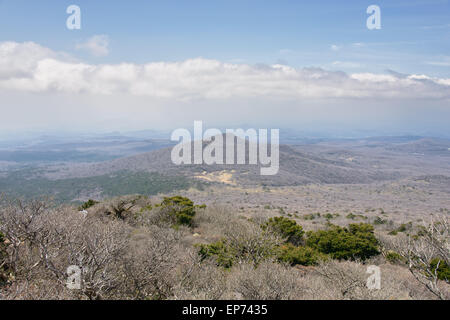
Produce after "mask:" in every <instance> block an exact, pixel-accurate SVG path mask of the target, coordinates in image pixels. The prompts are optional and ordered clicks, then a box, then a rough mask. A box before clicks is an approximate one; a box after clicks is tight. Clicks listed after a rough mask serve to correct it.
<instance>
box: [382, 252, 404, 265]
mask: <svg viewBox="0 0 450 320" xmlns="http://www.w3.org/2000/svg"><path fill="white" fill-rule="evenodd" d="M384 257H385V258H386V260H387V261H388V262H390V263H392V264H395V263H399V262H403V261H404V258H403V257H402V256H401V255H400V254H398V253H397V252H395V251H392V250H389V251H388V252H386V254H385V256H384Z"/></svg>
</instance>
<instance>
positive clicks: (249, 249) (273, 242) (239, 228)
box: [224, 221, 283, 266]
mask: <svg viewBox="0 0 450 320" xmlns="http://www.w3.org/2000/svg"><path fill="white" fill-rule="evenodd" d="M224 233H225V239H226V242H227V245H228V246H229V247H230V248H231V251H232V252H234V253H235V255H236V258H237V262H238V263H243V262H249V263H252V264H253V265H254V266H257V265H258V264H259V263H261V262H262V261H264V260H267V259H269V260H270V259H272V258H273V255H274V253H275V252H276V250H277V249H278V247H279V245H281V244H282V243H283V239H281V238H280V237H279V236H277V235H275V234H273V233H272V232H270V231H264V230H262V229H261V227H260V225H258V224H255V223H252V222H244V221H243V222H241V223H239V224H236V225H230V224H228V225H227V226H226V227H225V232H224Z"/></svg>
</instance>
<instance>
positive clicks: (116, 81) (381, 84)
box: [0, 42, 450, 101]
mask: <svg viewBox="0 0 450 320" xmlns="http://www.w3.org/2000/svg"><path fill="white" fill-rule="evenodd" d="M449 82H450V79H438V78H432V77H426V78H425V77H423V76H420V77H418V76H409V77H397V76H395V75H393V74H372V73H354V74H347V73H344V72H341V71H326V70H323V69H320V68H304V69H296V68H292V67H289V66H285V65H272V66H268V65H256V66H253V65H248V64H233V63H224V62H220V61H217V60H207V59H202V58H197V59H189V60H185V61H181V62H153V63H147V64H132V63H121V64H98V65H95V64H87V63H80V62H75V61H73V60H69V59H67V57H64V56H63V55H60V54H57V53H55V52H53V51H52V50H50V49H47V48H44V47H42V46H39V45H38V44H35V43H15V42H3V43H1V42H0V90H3V91H4V90H10V91H11V90H12V91H19V92H34V93H52V92H62V93H70V94H78V93H89V94H94V95H112V94H117V93H120V94H128V95H132V96H143V97H154V98H163V99H171V100H175V101H193V100H204V99H222V100H225V99H231V98H233V99H234V98H255V97H256V98H265V97H271V98H281V99H302V98H312V99H328V98H376V99H378V98H407V99H415V98H431V99H449V98H450V85H449Z"/></svg>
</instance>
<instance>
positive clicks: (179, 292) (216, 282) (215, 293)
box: [173, 253, 229, 300]
mask: <svg viewBox="0 0 450 320" xmlns="http://www.w3.org/2000/svg"><path fill="white" fill-rule="evenodd" d="M227 273H228V272H227V271H225V270H224V269H223V268H218V267H217V265H216V264H215V263H213V262H210V261H203V262H201V261H200V257H199V256H198V254H196V253H194V255H190V256H189V260H187V264H186V265H185V266H184V268H183V270H182V277H181V279H180V280H181V281H180V282H179V284H178V285H177V286H176V287H175V290H174V293H173V299H177V300H180V299H181V300H186V299H187V300H219V299H223V298H229V297H228V296H227V294H228V291H227V289H228V288H227Z"/></svg>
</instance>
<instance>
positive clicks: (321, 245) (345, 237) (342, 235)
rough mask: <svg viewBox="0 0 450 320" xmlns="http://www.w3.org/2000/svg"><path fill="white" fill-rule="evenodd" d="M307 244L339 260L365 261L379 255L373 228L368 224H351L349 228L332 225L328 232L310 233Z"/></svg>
mask: <svg viewBox="0 0 450 320" xmlns="http://www.w3.org/2000/svg"><path fill="white" fill-rule="evenodd" d="M306 244H307V245H308V246H309V247H311V248H314V249H316V250H318V251H319V252H322V253H324V254H329V255H330V256H331V257H332V258H334V259H339V260H341V259H345V260H348V259H351V260H355V259H362V260H365V259H367V258H369V257H371V256H374V255H377V254H379V251H378V240H377V239H376V238H375V236H374V234H373V226H372V225H370V224H366V223H359V224H350V225H349V226H348V228H342V227H339V226H336V225H331V226H330V227H329V229H328V230H319V231H315V232H312V231H310V232H308V239H307V240H306Z"/></svg>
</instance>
